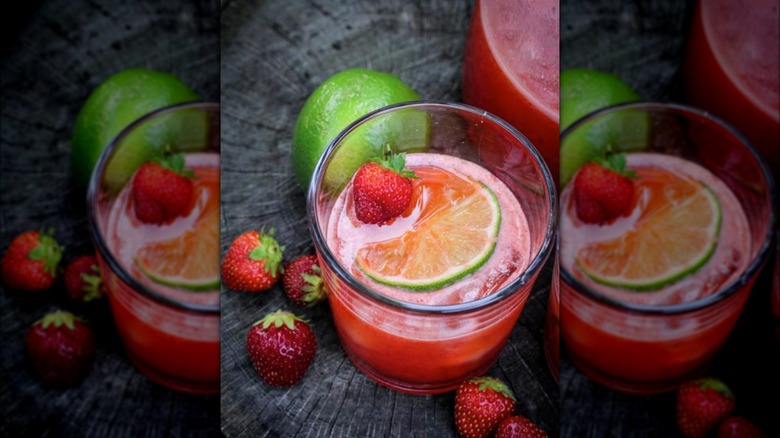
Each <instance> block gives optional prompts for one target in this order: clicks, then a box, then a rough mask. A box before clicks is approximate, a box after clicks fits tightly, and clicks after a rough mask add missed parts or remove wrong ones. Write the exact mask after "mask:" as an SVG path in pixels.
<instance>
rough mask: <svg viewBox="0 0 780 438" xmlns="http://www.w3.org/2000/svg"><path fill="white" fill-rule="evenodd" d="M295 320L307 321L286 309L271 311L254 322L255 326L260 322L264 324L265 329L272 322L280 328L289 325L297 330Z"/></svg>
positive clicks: (289, 327)
mask: <svg viewBox="0 0 780 438" xmlns="http://www.w3.org/2000/svg"><path fill="white" fill-rule="evenodd" d="M295 321H300V322H303V323H305V322H306V320H305V319H303V318H301V317H298V316H296V315H293V314H292V313H290V312H286V311H284V310H281V309H279V310H277V311H276V312H272V313H269V314H267V315H265V316H264V317H263V318H262V319H260V320H259V321H257V322H255V323H254V324H252V325H253V326H256V325H258V324H262V327H263V330H265V329H267V328H268V327H270V326H271V325H272V324H273V326H274V327H276V328H279V327H281V326H282V325H285V326H287V328H288V329H290V330H295Z"/></svg>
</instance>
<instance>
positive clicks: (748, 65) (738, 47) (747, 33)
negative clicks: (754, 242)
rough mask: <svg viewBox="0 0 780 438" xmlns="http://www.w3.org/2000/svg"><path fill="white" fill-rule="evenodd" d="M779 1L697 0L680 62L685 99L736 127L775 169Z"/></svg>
mask: <svg viewBox="0 0 780 438" xmlns="http://www.w3.org/2000/svg"><path fill="white" fill-rule="evenodd" d="M779 17H780V1H778V0H758V1H752V2H738V1H733V0H708V1H699V2H697V4H696V11H695V14H694V18H693V24H692V26H691V31H690V36H689V40H688V49H687V55H686V61H685V66H684V69H683V71H684V79H685V93H686V97H687V99H688V101H689V102H690V103H691V104H693V105H695V106H698V107H700V108H702V109H705V110H707V111H711V112H712V113H713V114H715V115H716V116H718V117H722V118H723V119H725V120H726V121H727V122H728V123H730V124H731V125H733V126H734V127H735V128H737V130H739V131H740V132H741V133H742V134H743V135H744V136H745V137H747V139H748V140H749V141H750V142H751V143H752V144H753V145H754V146H755V147H756V149H758V151H759V153H761V155H762V156H763V158H764V160H766V162H767V164H769V167H770V168H771V170H772V172H774V174H775V175H778V174H780V146H778V145H780V97H779V96H780V92H779V91H778V89H780V85H778V77H780V67H778V66H779V65H780V56H778V53H779V52H780V24H779V22H780V18H779Z"/></svg>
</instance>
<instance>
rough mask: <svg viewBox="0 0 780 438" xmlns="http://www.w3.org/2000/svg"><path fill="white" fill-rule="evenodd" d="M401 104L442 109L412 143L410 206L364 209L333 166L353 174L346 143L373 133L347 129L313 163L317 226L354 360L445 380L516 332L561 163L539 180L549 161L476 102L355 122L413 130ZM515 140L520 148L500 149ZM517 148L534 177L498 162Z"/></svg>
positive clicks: (380, 370)
mask: <svg viewBox="0 0 780 438" xmlns="http://www.w3.org/2000/svg"><path fill="white" fill-rule="evenodd" d="M401 111H407V114H408V112H409V111H416V112H419V113H420V115H425V116H426V119H427V118H430V129H431V130H432V131H433V132H431V135H430V138H431V140H430V144H428V145H426V146H425V148H426V149H427V152H423V153H410V154H408V155H407V156H406V158H407V168H409V169H411V170H413V171H414V172H415V173H416V174H417V176H418V177H419V179H416V180H413V184H414V197H413V200H412V204H411V205H410V207H409V208H407V210H406V211H405V212H404V213H403V214H402V215H401V216H400V217H398V218H396V219H394V220H393V221H392V222H391V223H389V224H385V225H382V226H378V225H370V224H364V223H362V222H360V221H359V220H358V219H357V218H356V217H355V213H354V206H353V201H352V195H351V193H352V183H351V181H344V182H343V184H339V183H338V182H335V181H334V180H333V179H332V177H333V175H340V174H341V173H340V172H339V169H338V164H339V162H340V160H339V158H340V157H339V152H341V148H340V147H341V146H342V145H346V146H349V145H350V144H353V143H354V142H355V140H356V139H355V138H353V137H352V136H353V135H354V136H359V135H363V134H364V133H365V131H364V130H361V129H357V128H348V129H347V130H345V131H344V132H343V133H342V134H341V135H340V136H339V137H338V138H337V139H336V140H335V141H334V144H335V145H336V146H335V147H334V148H333V149H331V150H329V151H328V152H327V153H326V155H325V157H324V158H322V159H321V161H320V163H319V165H318V167H317V170H315V177H314V181H315V183H314V184H313V185H312V188H311V189H310V191H309V211H310V214H311V216H312V218H313V219H312V234H313V237H314V242H315V247H316V248H317V253H318V255H319V257H320V261H321V266H322V270H323V273H324V276H325V280H326V283H327V285H328V289H329V292H328V297H329V301H330V307H331V311H332V313H333V319H334V322H335V324H336V328H337V330H338V333H339V337H340V339H341V342H342V345H343V347H344V350H345V352H346V353H347V355H348V356H349V358H350V359H351V361H352V362H353V363H354V364H355V365H356V366H357V367H358V368H359V369H360V370H361V371H362V372H364V373H365V374H366V375H368V376H369V377H371V378H372V379H374V380H376V381H377V382H379V383H381V384H383V385H386V386H388V387H390V388H393V389H396V390H400V391H404V392H410V393H422V394H429V393H439V392H445V391H449V390H452V389H454V388H456V387H457V386H458V385H459V384H460V383H461V382H462V381H463V380H465V379H468V378H470V377H473V376H476V375H479V374H482V373H484V372H485V371H486V370H487V369H488V368H489V367H490V366H491V365H492V364H493V363H494V361H495V360H496V358H497V357H498V354H499V352H500V351H501V349H502V348H503V346H504V344H505V343H506V341H507V339H508V337H509V334H510V332H511V331H512V329H513V327H514V325H515V322H516V320H517V318H518V316H519V315H520V313H521V311H522V309H523V306H524V305H525V302H526V300H527V298H528V295H529V294H530V292H531V289H532V287H533V283H534V281H535V279H536V276H537V275H538V271H539V269H540V267H541V265H542V264H543V262H544V259H545V258H546V256H547V254H548V253H549V250H550V249H551V246H550V243H551V239H552V232H553V226H552V224H553V223H554V215H553V210H552V206H553V198H552V194H551V192H550V188H551V187H552V180H551V178H550V177H549V173H547V177H546V178H543V179H541V180H539V178H538V177H539V176H542V177H544V176H545V172H546V168H545V167H544V165H543V163H542V162H541V158H540V157H539V156H538V154H536V153H535V151H533V150H532V149H526V146H525V145H524V144H523V143H522V140H521V138H520V137H517V135H518V134H517V133H516V131H514V132H513V130H512V128H510V127H508V125H506V124H504V123H503V122H500V121H498V120H497V119H495V118H494V117H492V116H489V115H484V114H483V113H482V112H481V111H478V110H476V109H473V108H471V107H466V106H462V105H458V104H451V103H410V104H405V105H402V106H399V107H394V108H391V109H386V110H380V111H379V112H378V113H374V114H372V115H369V116H367V117H366V118H364V119H361V120H360V121H358V122H356V124H355V125H354V126H358V127H363V126H379V127H381V129H388V128H397V129H403V126H400V125H401V123H392V124H391V123H385V121H386V120H399V119H394V117H395V116H396V115H398V114H399V112H401ZM385 118H387V119H385ZM411 119H412V117H408V116H407V117H406V118H405V119H404V120H411ZM419 120H420V119H419V118H416V121H415V123H414V125H413V126H414V127H416V128H419V127H420V126H421V123H420V122H419ZM507 128H508V129H509V130H507ZM410 129H411V128H410ZM437 131H438V132H437ZM471 137H477V138H478V139H479V140H480V141H481V144H480V146H479V147H477V146H475V145H474V144H472V143H471V141H470V138H471ZM518 141H519V142H518ZM509 143H511V144H514V145H515V146H514V148H516V149H517V150H518V152H517V153H516V154H515V153H514V152H513V153H506V154H504V153H498V152H497V151H502V152H504V151H506V149H507V147H508V146H507V145H508V144H509ZM345 151H346V152H345V153H349V149H345ZM526 154H528V156H527V157H525V158H523V157H521V155H522V156H525V155H526ZM515 155H517V157H516V158H518V163H519V162H522V163H526V164H527V166H526V167H525V169H526V171H527V173H526V174H525V175H523V176H522V177H520V176H519V175H516V174H515V173H510V172H505V166H503V164H504V163H503V161H502V162H500V163H499V162H497V161H501V157H503V156H507V157H514V156H515ZM520 158H522V159H520ZM483 160H484V161H483ZM330 166H335V167H334V169H335V170H332V173H331V172H329V171H328V170H329V169H330ZM510 167H511V166H510ZM334 186H335V187H338V188H337V190H335V192H334V191H331V190H330V188H332V187H334ZM535 190H536V191H535ZM464 224H468V225H464ZM464 230H467V231H464ZM461 233H463V234H461ZM453 236H456V237H453ZM475 236H476V237H475ZM463 241H468V242H469V244H468V245H462V244H461V242H463ZM472 242H473V245H472ZM464 247H465V249H464ZM453 248H457V249H455V250H453ZM471 248H477V250H475V252H474V254H472V255H469V256H468V257H464V258H463V259H465V260H469V263H471V261H476V260H479V262H478V263H476V264H474V265H470V264H466V265H463V264H459V263H462V260H461V256H462V255H463V254H464V253H469V250H470V249H471ZM483 249H485V251H484V252H483ZM451 266H457V269H455V270H452V269H449V270H448V267H451ZM464 266H466V268H464ZM442 267H443V268H442ZM418 268H420V269H418ZM440 268H442V269H443V270H440ZM420 272H422V273H423V275H421V276H418V277H414V275H412V274H417V273H420ZM410 278H414V279H416V280H415V281H412V280H409V279H410Z"/></svg>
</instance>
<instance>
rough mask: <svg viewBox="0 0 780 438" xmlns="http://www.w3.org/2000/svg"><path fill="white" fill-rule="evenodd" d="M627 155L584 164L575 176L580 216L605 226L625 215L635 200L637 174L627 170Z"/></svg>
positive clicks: (576, 207) (590, 222)
mask: <svg viewBox="0 0 780 438" xmlns="http://www.w3.org/2000/svg"><path fill="white" fill-rule="evenodd" d="M625 165H626V157H625V155H622V154H618V155H610V156H608V157H607V158H605V159H602V160H599V161H597V162H589V163H586V164H585V165H583V166H582V167H581V168H580V170H579V171H578V172H577V175H576V176H575V177H574V181H573V184H574V188H573V190H574V203H575V209H576V211H577V217H578V218H579V219H580V220H581V221H583V222H585V223H589V224H604V223H607V222H610V221H612V220H613V219H615V218H617V217H618V216H621V215H623V214H624V213H626V212H627V211H628V210H629V209H630V207H631V205H632V203H633V198H634V182H633V178H634V174H633V172H630V171H626V170H625Z"/></svg>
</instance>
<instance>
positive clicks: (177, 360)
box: [87, 103, 220, 394]
mask: <svg viewBox="0 0 780 438" xmlns="http://www.w3.org/2000/svg"><path fill="white" fill-rule="evenodd" d="M219 113H220V111H219V105H218V104H215V103H191V104H181V105H175V106H171V107H167V108H163V109H160V110H157V111H154V112H152V113H150V114H148V115H146V116H143V117H141V118H140V119H139V120H137V121H135V122H134V123H132V124H131V125H129V126H128V127H127V128H126V129H124V130H123V131H122V132H121V133H120V134H119V135H117V137H116V138H115V139H114V140H113V141H111V143H110V144H109V145H108V146H107V147H106V149H105V150H104V151H103V154H102V155H101V157H100V159H99V161H98V163H97V165H96V167H95V170H94V172H93V174H92V179H91V181H90V185H89V189H88V194H87V204H88V211H89V216H88V219H89V230H90V233H91V237H92V241H93V243H94V245H95V247H96V250H97V258H98V262H99V265H100V270H101V273H102V275H103V279H104V282H105V285H106V288H107V292H108V294H107V295H108V300H109V303H110V305H111V310H112V313H113V317H114V321H115V323H116V328H117V330H118V332H119V335H120V337H121V339H122V342H123V344H124V347H125V351H126V352H127V356H128V358H129V359H130V361H131V362H132V363H133V365H135V367H136V368H137V369H138V370H140V371H141V372H142V373H143V374H144V375H145V376H146V377H148V378H149V379H150V380H152V381H154V382H156V383H159V384H161V385H163V386H166V387H168V388H171V389H174V390H176V391H181V392H185V393H195V394H211V393H216V392H218V391H219V376H220V367H219V287H218V285H216V286H214V288H213V290H211V289H210V290H206V291H190V290H184V289H179V288H176V287H173V286H166V285H164V284H161V283H158V282H155V281H151V280H150V279H149V278H147V276H146V275H144V274H143V273H142V272H141V271H140V270H139V268H138V266H137V265H136V263H135V262H134V261H133V260H132V259H133V257H134V256H133V255H132V254H130V255H128V254H126V253H125V252H124V251H122V248H123V247H125V246H124V244H123V242H125V241H128V240H133V239H140V238H147V237H151V238H156V237H159V236H163V235H166V233H167V235H169V236H170V237H175V236H176V232H178V231H181V230H176V229H174V228H173V227H174V226H173V225H169V226H164V225H160V226H158V225H154V224H148V225H145V226H142V227H140V228H138V230H139V231H138V233H139V235H127V234H122V233H117V231H116V230H115V229H113V228H112V227H113V225H112V224H114V223H116V220H117V218H119V217H122V216H126V215H130V214H132V212H131V211H130V208H129V205H130V204H126V205H127V206H128V207H126V208H125V204H120V201H119V200H120V199H122V197H123V196H128V193H129V186H130V184H131V181H132V177H133V174H134V173H135V171H136V169H137V168H138V167H139V166H140V165H141V164H143V163H144V162H147V161H148V160H150V159H151V158H152V157H153V156H154V155H155V154H158V153H161V152H162V151H163V150H164V149H168V150H169V151H170V152H172V153H178V152H182V153H185V154H196V153H197V154H201V156H204V157H210V159H209V167H212V168H215V169H216V171H217V172H218V170H219V161H218V156H219V155H218V154H219V150H220V142H219V120H220V117H219ZM217 191H218V190H217ZM217 196H218V193H217ZM212 202H217V205H218V204H219V202H218V199H217V200H212ZM211 225H213V227H216V229H211V228H209V230H208V231H209V234H210V236H211V237H212V238H214V236H216V238H217V240H218V236H219V221H218V214H217V220H214V221H213V222H211V223H209V226H211ZM213 227H212V228H213ZM171 233H173V234H171ZM142 234H143V235H142ZM198 238H204V237H198ZM214 250H215V253H214V254H206V255H204V257H205V258H207V259H210V260H213V262H214V263H215V264H216V265H217V266H218V264H219V254H218V250H219V246H218V244H217V245H216V246H215V247H214ZM186 256H188V255H187V254H177V255H175V256H169V257H176V258H178V259H180V258H181V257H186Z"/></svg>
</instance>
